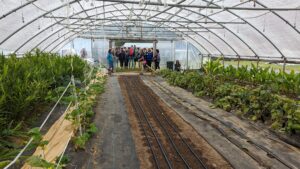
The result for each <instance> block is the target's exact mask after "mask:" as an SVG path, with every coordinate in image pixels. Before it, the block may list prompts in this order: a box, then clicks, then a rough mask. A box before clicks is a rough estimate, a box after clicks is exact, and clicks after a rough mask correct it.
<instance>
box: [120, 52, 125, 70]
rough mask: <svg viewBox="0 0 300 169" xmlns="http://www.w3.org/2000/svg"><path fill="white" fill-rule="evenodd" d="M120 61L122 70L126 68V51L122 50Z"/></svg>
mask: <svg viewBox="0 0 300 169" xmlns="http://www.w3.org/2000/svg"><path fill="white" fill-rule="evenodd" d="M119 61H120V67H121V69H123V68H124V61H125V51H124V49H123V48H121V51H120V53H119Z"/></svg>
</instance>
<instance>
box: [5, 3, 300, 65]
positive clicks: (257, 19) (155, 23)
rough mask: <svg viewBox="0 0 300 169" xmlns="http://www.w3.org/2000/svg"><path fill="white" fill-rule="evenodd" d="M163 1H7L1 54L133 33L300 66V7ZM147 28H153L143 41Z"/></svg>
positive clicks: (52, 48)
mask: <svg viewBox="0 0 300 169" xmlns="http://www.w3.org/2000/svg"><path fill="white" fill-rule="evenodd" d="M160 2H161V1H157V0H149V1H141V0H122V1H121V0H51V1H49V0H19V1H15V0H1V1H0V50H1V51H5V53H7V52H15V53H20V54H21V53H24V52H28V51H31V50H32V49H35V48H40V49H41V50H44V51H49V52H57V51H59V50H60V49H61V48H62V47H63V46H65V45H66V44H68V42H70V41H72V40H73V39H74V38H77V37H82V36H83V35H89V36H91V37H97V38H102V37H107V38H109V37H119V38H122V37H123V36H124V34H125V33H126V36H130V37H131V38H162V37H163V38H165V39H167V40H168V39H176V38H184V39H186V40H188V41H189V42H190V43H192V44H193V45H194V46H195V47H196V48H197V49H198V50H200V51H201V53H203V54H211V55H224V56H225V57H238V56H239V57H252V58H270V59H284V58H287V59H294V60H295V59H296V60H297V59H300V48H299V45H300V28H299V26H300V10H299V6H300V1H299V0H285V1H274V0H255V1H253V0H250V1H248V0H218V1H216V0H213V1H211V0H166V1H163V2H162V3H160ZM144 25H147V26H152V27H153V28H149V29H147V32H144V33H145V36H143V37H142V36H141V35H140V34H141V33H139V31H140V30H142V29H139V28H140V27H142V26H144ZM112 27H113V28H114V29H116V31H112V29H113V28H112ZM130 27H135V29H131V28H130ZM101 31H102V33H101ZM144 31H146V30H144ZM153 32H161V35H160V36H157V34H156V33H153ZM166 32H174V33H173V34H168V33H166ZM100 35H101V37H99V36H100Z"/></svg>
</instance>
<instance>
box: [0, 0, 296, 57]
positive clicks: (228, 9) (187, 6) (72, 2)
mask: <svg viewBox="0 0 300 169" xmlns="http://www.w3.org/2000/svg"><path fill="white" fill-rule="evenodd" d="M36 1H37V0H31V1H28V2H26V3H25V4H23V5H21V6H18V7H16V8H14V9H13V10H11V11H9V12H7V13H6V14H4V15H2V16H0V20H1V19H3V18H5V17H6V16H8V15H10V14H11V13H13V12H16V11H18V10H20V9H22V8H24V7H25V6H28V5H30V4H32V3H34V2H36ZM97 1H103V2H115V3H110V4H107V5H104V4H103V6H97V7H95V8H92V9H84V8H83V7H82V5H81V4H80V0H73V1H70V2H69V4H70V5H72V4H74V3H78V4H79V5H80V7H81V9H82V11H80V12H79V13H77V14H75V15H79V14H80V13H82V12H85V14H86V15H87V18H91V17H92V16H89V15H88V14H87V11H88V10H93V9H96V8H102V7H106V6H111V5H112V6H114V5H119V4H122V5H123V6H124V7H126V8H127V10H130V9H129V8H128V7H127V6H126V5H124V4H128V3H133V4H136V3H139V2H137V1H119V0H97ZM202 1H203V2H207V3H208V5H207V6H202V7H203V8H211V9H222V11H227V12H229V13H230V14H232V15H234V16H236V17H237V18H239V19H240V20H242V21H244V22H246V23H247V24H248V25H249V26H251V27H252V28H253V29H254V30H255V31H256V32H258V33H259V34H260V35H261V36H263V37H264V38H265V40H267V41H268V42H269V43H270V44H271V45H272V46H273V47H274V48H275V49H276V51H277V52H278V53H279V54H280V55H281V57H282V58H285V56H284V54H283V53H282V52H281V51H280V49H279V48H278V47H277V46H276V45H275V44H274V43H273V42H272V40H271V39H269V38H268V37H267V36H266V35H265V34H264V33H263V32H261V31H260V30H259V29H258V28H257V27H255V26H254V25H252V24H251V23H249V22H248V21H247V20H245V19H243V18H242V17H240V16H239V15H237V14H236V13H234V12H232V11H231V10H234V9H239V10H243V8H237V6H238V5H239V4H238V5H235V6H234V7H226V8H222V7H221V6H219V5H218V4H216V3H214V2H211V1H208V0H202ZM182 2H184V0H182V1H180V2H179V3H177V4H180V3H182ZM257 4H258V5H260V6H262V7H263V8H262V9H261V8H253V9H252V8H249V9H247V10H263V9H265V10H268V11H270V12H272V13H273V14H274V15H275V16H277V17H278V18H280V19H281V20H282V21H283V22H285V23H287V24H288V25H289V26H290V27H291V28H293V30H295V31H296V32H297V33H298V34H300V31H299V30H298V29H297V28H295V27H294V26H293V25H292V24H291V23H290V22H288V21H287V20H285V19H284V18H283V17H282V16H281V15H279V14H278V13H276V11H275V10H283V11H284V10H289V9H283V8H282V9H281V8H267V6H265V5H264V4H262V3H261V2H258V1H257ZM66 5H68V3H65V4H62V5H61V6H58V7H56V8H54V9H52V10H50V11H48V12H45V13H44V14H42V15H40V16H38V17H36V18H34V19H33V20H31V21H29V22H27V23H26V24H24V25H23V26H21V27H20V28H18V29H17V30H15V31H14V32H13V33H11V34H10V35H8V36H7V37H6V38H5V39H4V40H2V41H1V42H0V45H1V44H3V43H5V41H7V40H8V39H10V38H11V37H12V36H14V34H16V33H17V32H19V31H21V30H22V29H23V28H25V27H27V26H28V25H30V24H31V23H33V22H35V21H36V20H38V19H40V18H43V17H45V16H47V15H48V14H50V13H52V12H54V11H56V10H59V9H61V8H63V7H65V6H66ZM146 5H159V6H162V5H163V4H159V3H155V2H150V1H149V3H146ZM211 5H213V6H211ZM175 7H176V8H179V9H183V10H186V11H189V12H193V13H195V14H198V15H202V14H200V13H198V12H194V11H192V10H190V9H188V8H189V7H191V6H189V5H176V4H175V5H172V4H171V5H170V7H168V8H167V9H164V10H162V11H160V10H152V11H156V12H159V13H158V14H155V18H158V17H157V16H158V15H160V14H162V13H165V14H169V15H173V16H176V17H181V18H182V16H179V15H176V14H175V15H174V14H171V13H168V12H167V11H168V10H169V9H171V8H175ZM145 8H146V6H145ZM145 8H144V9H145ZM133 10H136V9H133ZM291 10H295V9H291ZM147 11H149V10H147ZM222 11H218V13H220V12H222ZM113 12H114V11H109V12H107V11H105V12H104V14H105V13H111V14H112V13H113ZM134 14H135V13H134ZM135 16H137V17H138V15H137V14H135ZM202 16H203V15H202ZM114 17H115V18H118V17H117V16H114ZM126 17H128V16H126ZM206 17H208V16H206ZM152 18H154V17H152ZM160 19H161V20H163V18H160ZM183 19H186V18H183ZM208 19H210V20H211V21H213V22H215V23H217V24H218V22H217V21H214V20H212V19H211V18H209V17H208ZM63 20H64V19H62V20H60V21H57V22H56V23H54V24H53V25H50V26H48V27H47V28H44V29H43V30H41V31H40V32H38V33H37V34H35V35H34V36H32V37H31V38H30V39H28V40H27V41H26V42H25V43H23V44H22V45H21V46H19V47H18V48H17V50H16V52H17V51H18V50H20V49H21V48H22V47H23V46H25V45H26V44H27V43H28V42H30V41H31V40H32V39H34V38H35V37H37V36H38V35H40V34H41V33H43V32H44V31H46V30H48V29H49V28H51V27H52V26H54V25H57V24H59V23H61V22H62V21H63ZM91 20H92V19H91ZM186 20H188V19H186ZM189 21H191V22H193V21H192V20H189ZM78 22H80V20H78ZM198 25H199V26H200V27H201V26H202V25H200V24H198ZM219 25H220V26H222V27H223V28H224V29H226V30H228V31H229V32H231V33H232V34H233V35H234V37H236V38H238V39H239V40H240V41H241V42H242V43H243V44H245V45H246V46H247V47H248V48H249V49H250V50H251V51H252V52H253V54H254V56H257V54H256V53H255V50H253V49H252V48H251V47H250V46H249V45H248V44H247V43H246V42H245V41H244V40H243V39H242V38H241V37H239V36H238V35H237V34H235V33H234V32H233V31H232V30H231V29H229V28H227V27H226V26H225V25H224V24H219ZM202 27H203V26H202ZM170 28H171V29H172V27H170ZM64 29H65V28H64V27H63V28H61V29H59V30H58V31H57V32H59V31H61V30H64ZM170 31H171V30H170ZM208 31H209V32H211V33H212V34H213V35H214V36H216V37H217V38H218V39H219V40H221V41H222V42H223V43H225V44H226V45H227V46H228V47H229V48H230V49H231V50H233V51H234V53H236V55H239V54H238V52H237V51H236V50H234V48H233V47H232V46H231V45H230V44H229V42H226V40H225V39H223V38H221V37H220V36H218V35H217V34H215V33H214V32H212V31H210V30H209V29H208ZM177 32H179V33H182V32H180V30H177ZM195 33H196V34H197V35H199V36H200V37H202V38H203V39H206V38H204V37H203V36H202V35H200V34H199V33H197V32H195ZM182 34H183V33H182ZM51 35H53V36H54V35H55V33H53V34H51ZM51 35H49V36H48V38H51V37H52V36H51ZM48 38H47V39H48ZM189 38H191V39H193V38H192V37H190V36H189ZM47 39H45V40H43V41H42V43H43V42H44V41H46V40H47ZM193 40H194V41H196V40H195V39H193ZM206 41H208V42H209V40H208V39H206ZM209 43H210V44H211V45H212V46H214V47H215V48H216V49H217V50H218V51H219V49H218V48H217V47H216V46H215V45H214V44H212V43H211V42H209ZM37 46H39V45H37ZM204 49H205V48H204ZM219 52H220V53H221V54H223V53H222V51H219Z"/></svg>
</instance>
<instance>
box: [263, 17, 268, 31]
mask: <svg viewBox="0 0 300 169" xmlns="http://www.w3.org/2000/svg"><path fill="white" fill-rule="evenodd" d="M266 17H267V13H266V14H265V16H264V23H263V32H265V31H266Z"/></svg>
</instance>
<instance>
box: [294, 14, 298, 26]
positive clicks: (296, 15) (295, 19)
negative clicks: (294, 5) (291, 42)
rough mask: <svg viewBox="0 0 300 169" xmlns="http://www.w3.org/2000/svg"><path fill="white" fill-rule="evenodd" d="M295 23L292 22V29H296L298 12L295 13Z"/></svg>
mask: <svg viewBox="0 0 300 169" xmlns="http://www.w3.org/2000/svg"><path fill="white" fill-rule="evenodd" d="M295 12H296V13H295V21H294V27H295V28H297V17H298V11H295Z"/></svg>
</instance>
